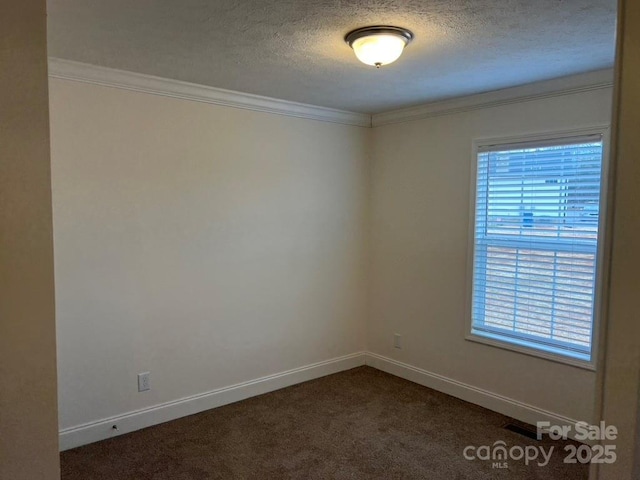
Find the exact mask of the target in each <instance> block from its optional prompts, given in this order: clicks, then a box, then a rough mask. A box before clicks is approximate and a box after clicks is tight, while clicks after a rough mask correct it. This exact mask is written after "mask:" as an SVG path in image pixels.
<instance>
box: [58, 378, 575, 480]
mask: <svg viewBox="0 0 640 480" xmlns="http://www.w3.org/2000/svg"><path fill="white" fill-rule="evenodd" d="M508 420H509V419H508V418H507V417H504V416H502V415H498V414H496V413H493V412H491V411H489V410H485V409H483V408H481V407H477V406H475V405H472V404H469V403H466V402H463V401H461V400H457V399H455V398H452V397H449V396H447V395H444V394H442V393H438V392H436V391H434V390H430V389H428V388H425V387H422V386H420V385H417V384H414V383H411V382H408V381H406V380H402V379H400V378H397V377H394V376H392V375H388V374H386V373H383V372H380V371H378V370H375V369H373V368H370V367H360V368H356V369H353V370H349V371H347V372H342V373H338V374H336V375H331V376H328V377H324V378H320V379H318V380H313V381H310V382H306V383H303V384H300V385H295V386H293V387H289V388H285V389H283V390H279V391H277V392H272V393H269V394H266V395H261V396H259V397H254V398H251V399H248V400H245V401H242V402H238V403H235V404H232V405H227V406H224V407H220V408H217V409H214V410H209V411H207V412H204V413H201V414H198V415H192V416H190V417H186V418H183V419H180V420H175V421H172V422H168V423H165V424H162V425H158V426H156V427H151V428H147V429H144V430H141V431H138V432H134V433H131V434H127V435H123V436H120V437H117V438H114V439H111V440H105V441H103V442H99V443H94V444H92V445H87V446H85V447H80V448H77V449H74V450H69V451H66V452H63V453H62V455H61V458H62V479H63V480H103V479H104V480H125V479H127V480H129V479H131V480H133V479H135V480H147V479H149V480H150V479H154V480H205V479H278V478H282V479H286V478H293V479H305V480H306V479H385V480H390V479H435V480H440V479H442V480H462V479H469V480H494V479H506V478H509V479H545V480H554V479H562V480H574V479H576V480H577V479H580V480H583V479H586V478H587V467H586V466H584V465H579V464H573V465H570V464H564V463H563V461H562V459H563V458H564V456H565V455H566V453H565V452H564V450H563V447H564V445H565V443H562V442H561V443H558V442H551V441H550V440H543V441H541V442H537V441H535V440H531V439H529V438H526V437H524V436H522V435H519V434H517V433H514V432H511V431H508V430H505V429H504V428H502V427H503V425H504V424H505V423H506V422H507V421H508ZM498 440H503V441H504V442H506V444H507V445H508V446H509V447H513V446H522V447H524V446H526V445H536V446H544V447H545V449H546V450H548V447H550V446H554V449H555V454H554V456H553V458H552V461H551V462H550V463H549V465H547V466H546V467H539V466H537V465H535V464H534V465H529V466H528V467H527V466H525V465H524V461H523V460H520V461H514V460H511V461H508V468H506V469H496V468H492V462H491V461H480V460H475V461H469V460H465V458H464V457H463V450H464V448H465V447H466V446H467V445H473V446H476V447H479V446H481V445H493V443H494V442H495V441H498Z"/></svg>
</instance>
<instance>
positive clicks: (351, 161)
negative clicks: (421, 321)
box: [50, 80, 371, 428]
mask: <svg viewBox="0 0 640 480" xmlns="http://www.w3.org/2000/svg"><path fill="white" fill-rule="evenodd" d="M50 89H51V93H50V95H51V112H52V116H51V129H52V165H53V200H54V202H53V203H54V227H55V230H54V233H55V247H56V248H55V260H56V287H57V314H58V341H59V382H60V426H61V428H69V427H72V426H76V425H79V424H82V423H86V422H91V421H95V420H98V419H103V418H105V417H109V416H113V415H118V414H122V413H125V412H129V411H132V410H136V409H140V408H144V407H148V406H151V405H155V404H158V403H161V402H167V401H171V400H176V399H179V398H182V397H186V396H189V395H194V394H198V393H202V392H207V391H211V390H213V389H216V388H220V387H226V386H229V385H233V384H237V383H239V382H243V381H248V380H252V379H256V378H259V377H262V376H265V375H269V374H274V373H277V372H282V371H286V370H289V369H292V368H297V367H301V366H304V365H308V364H311V363H314V362H318V361H323V360H328V359H331V358H335V357H339V356H342V355H346V354H351V353H355V352H358V351H362V350H363V349H364V320H365V318H364V313H365V312H364V310H365V307H366V306H365V278H364V274H365V265H366V263H365V260H366V259H365V251H364V245H365V244H366V242H365V238H364V235H365V222H366V213H367V212H366V209H367V196H368V187H367V161H368V159H367V149H368V146H369V136H370V133H371V131H370V130H369V129H365V128H359V127H351V126H345V125H337V124H330V123H323V122H317V121H313V120H304V119H297V118H291V117H284V116H278V115H271V114H266V113H259V112H253V111H247V110H240V109H233V108H227V107H220V106H214V105H208V104H202V103H196V102H191V101H186V100H179V99H172V98H166V97H161V96H154V95H148V94H144V93H137V92H131V91H125V90H118V89H113V88H107V87H101V86H95V85H88V84H82V83H76V82H71V81H66V80H52V81H51V86H50ZM146 370H149V371H151V374H152V377H151V382H152V390H151V391H150V392H147V393H144V394H140V393H138V392H137V383H136V374H137V373H138V372H142V371H146Z"/></svg>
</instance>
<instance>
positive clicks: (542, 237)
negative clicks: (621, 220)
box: [471, 135, 603, 361]
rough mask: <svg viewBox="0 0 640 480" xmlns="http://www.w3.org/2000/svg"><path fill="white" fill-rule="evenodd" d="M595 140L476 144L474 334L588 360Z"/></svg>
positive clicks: (597, 159)
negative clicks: (479, 146)
mask: <svg viewBox="0 0 640 480" xmlns="http://www.w3.org/2000/svg"><path fill="white" fill-rule="evenodd" d="M602 150H603V147H602V137H601V135H590V136H585V137H575V138H568V139H567V138H565V139H563V140H553V141H549V142H543V143H541V142H538V143H535V144H532V143H529V144H527V143H521V144H511V145H492V146H484V147H481V148H479V149H478V153H477V185H476V186H477V189H476V211H475V231H474V268H473V298H472V327H471V328H472V334H475V335H480V336H483V337H485V338H489V339H491V340H497V341H502V342H508V343H512V344H516V345H519V346H524V347H529V348H534V349H538V350H542V351H545V352H548V353H552V354H560V355H564V356H569V357H572V358H575V359H578V360H585V361H589V360H590V359H591V351H592V337H593V318H594V295H595V286H596V263H597V262H596V259H597V249H598V224H599V216H600V215H599V210H600V208H599V206H600V192H601V172H602V156H603V152H602Z"/></svg>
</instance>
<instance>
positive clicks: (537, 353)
mask: <svg viewBox="0 0 640 480" xmlns="http://www.w3.org/2000/svg"><path fill="white" fill-rule="evenodd" d="M465 340H467V341H470V342H475V343H481V344H483V345H489V346H491V347H496V348H501V349H503V350H510V351H512V352H517V353H521V354H524V355H529V356H531V357H537V358H543V359H545V360H550V361H552V362H556V363H562V364H565V365H570V366H572V367H578V368H582V369H584V370H589V371H592V372H593V371H595V370H596V365H595V362H594V361H593V360H591V361H589V360H581V359H579V358H572V357H569V356H565V355H561V354H557V353H553V352H545V351H543V350H539V349H537V348H534V347H529V346H527V345H526V343H525V342H523V344H517V343H511V342H506V341H504V340H501V339H499V338H498V337H497V336H496V337H493V336H492V335H490V334H484V333H469V334H467V335H466V336H465ZM592 357H593V355H592Z"/></svg>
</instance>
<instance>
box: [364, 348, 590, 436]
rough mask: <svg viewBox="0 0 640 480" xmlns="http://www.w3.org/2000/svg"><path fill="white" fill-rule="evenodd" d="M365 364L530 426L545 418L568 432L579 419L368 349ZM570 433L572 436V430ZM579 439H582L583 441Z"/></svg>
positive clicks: (573, 431) (573, 430) (572, 429)
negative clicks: (567, 427)
mask: <svg viewBox="0 0 640 480" xmlns="http://www.w3.org/2000/svg"><path fill="white" fill-rule="evenodd" d="M366 364H367V365H369V366H370V367H373V368H376V369H378V370H382V371H383V372H386V373H390V374H391V375H395V376H396V377H400V378H404V379H405V380H409V381H411V382H414V383H417V384H419V385H423V386H425V387H429V388H432V389H434V390H437V391H439V392H442V393H446V394H447V395H451V396H452V397H456V398H459V399H460V400H464V401H466V402H469V403H473V404H475V405H480V406H481V407H484V408H487V409H489V410H492V411H494V412H498V413H501V414H502V415H506V416H507V417H511V418H514V419H516V420H519V421H521V422H525V423H528V424H530V425H534V426H535V425H536V423H537V422H543V421H547V422H550V424H551V425H559V426H563V427H564V426H569V427H571V429H570V430H569V431H570V432H572V433H575V428H574V427H575V424H576V423H577V422H578V421H577V420H574V419H572V418H568V417H564V416H561V415H558V414H555V413H552V412H549V411H547V410H543V409H541V408H538V407H535V406H533V405H529V404H527V403H524V402H520V401H518V400H514V399H512V398H508V397H503V396H502V395H497V394H495V393H493V392H489V391H488V390H483V389H481V388H478V387H474V386H473V385H468V384H466V383H462V382H459V381H457V380H453V379H451V378H447V377H445V376H442V375H438V374H436V373H432V372H428V371H426V370H423V369H421V368H417V367H414V366H412V365H408V364H406V363H402V362H398V361H396V360H393V359H391V358H387V357H383V356H382V355H378V354H375V353H371V352H367V353H366ZM569 436H570V437H572V435H571V433H570V434H569ZM572 438H573V437H572ZM582 441H583V442H584V440H582ZM584 443H590V442H584Z"/></svg>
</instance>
